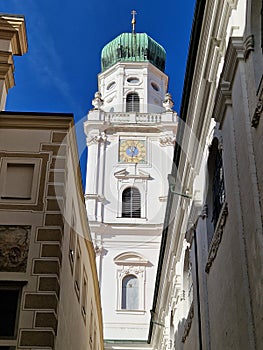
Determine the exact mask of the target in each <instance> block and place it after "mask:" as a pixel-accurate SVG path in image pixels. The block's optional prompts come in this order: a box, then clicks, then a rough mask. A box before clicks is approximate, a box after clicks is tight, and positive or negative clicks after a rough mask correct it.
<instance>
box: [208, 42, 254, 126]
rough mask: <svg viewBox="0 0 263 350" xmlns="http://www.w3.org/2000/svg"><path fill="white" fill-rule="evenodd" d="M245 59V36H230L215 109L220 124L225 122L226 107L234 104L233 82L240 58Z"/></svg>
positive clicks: (216, 118)
mask: <svg viewBox="0 0 263 350" xmlns="http://www.w3.org/2000/svg"><path fill="white" fill-rule="evenodd" d="M249 47H250V46H249ZM244 59H245V48H244V42H243V37H232V38H230V40H229V44H228V48H227V51H226V55H225V64H224V67H223V71H222V73H221V77H220V81H219V84H218V90H217V94H216V98H215V107H214V110H213V117H214V119H215V121H216V122H218V123H220V124H222V122H223V119H224V115H225V110H226V107H227V106H229V105H232V82H233V80H234V75H235V72H236V68H237V65H238V62H239V60H244Z"/></svg>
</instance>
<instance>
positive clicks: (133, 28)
mask: <svg viewBox="0 0 263 350" xmlns="http://www.w3.org/2000/svg"><path fill="white" fill-rule="evenodd" d="M131 14H132V21H131V23H132V33H133V34H134V33H135V24H136V19H135V15H137V12H136V11H135V10H132V12H131Z"/></svg>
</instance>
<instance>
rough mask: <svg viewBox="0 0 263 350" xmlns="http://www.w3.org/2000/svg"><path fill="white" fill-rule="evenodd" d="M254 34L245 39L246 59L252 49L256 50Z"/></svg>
mask: <svg viewBox="0 0 263 350" xmlns="http://www.w3.org/2000/svg"><path fill="white" fill-rule="evenodd" d="M254 44H255V43H254V35H253V34H252V35H249V36H248V37H247V38H246V39H245V40H244V50H245V51H244V58H245V60H246V59H247V58H248V56H249V54H250V52H251V51H254Z"/></svg>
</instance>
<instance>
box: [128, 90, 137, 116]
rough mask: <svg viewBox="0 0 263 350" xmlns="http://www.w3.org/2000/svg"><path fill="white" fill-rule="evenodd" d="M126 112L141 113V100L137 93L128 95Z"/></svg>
mask: <svg viewBox="0 0 263 350" xmlns="http://www.w3.org/2000/svg"><path fill="white" fill-rule="evenodd" d="M126 112H140V98H139V95H138V94H137V93H136V92H132V93H130V94H128V95H127V97H126Z"/></svg>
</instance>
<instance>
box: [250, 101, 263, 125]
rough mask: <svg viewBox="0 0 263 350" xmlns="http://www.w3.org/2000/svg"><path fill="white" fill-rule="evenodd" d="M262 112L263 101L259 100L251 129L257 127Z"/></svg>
mask: <svg viewBox="0 0 263 350" xmlns="http://www.w3.org/2000/svg"><path fill="white" fill-rule="evenodd" d="M262 112H263V101H262V99H259V101H258V103H257V106H256V109H255V112H254V115H253V118H252V120H251V126H253V128H256V127H257V126H258V124H259V120H260V117H261V114H262Z"/></svg>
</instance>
